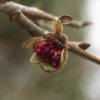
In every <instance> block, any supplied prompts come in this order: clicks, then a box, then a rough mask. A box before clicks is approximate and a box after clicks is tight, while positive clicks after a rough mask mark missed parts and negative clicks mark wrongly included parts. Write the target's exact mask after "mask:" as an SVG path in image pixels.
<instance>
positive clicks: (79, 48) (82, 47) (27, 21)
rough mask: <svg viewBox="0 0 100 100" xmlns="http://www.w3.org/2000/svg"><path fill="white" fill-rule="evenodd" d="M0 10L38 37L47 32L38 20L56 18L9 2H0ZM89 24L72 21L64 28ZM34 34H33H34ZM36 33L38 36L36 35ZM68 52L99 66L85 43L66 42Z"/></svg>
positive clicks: (36, 9) (99, 61) (2, 0)
mask: <svg viewBox="0 0 100 100" xmlns="http://www.w3.org/2000/svg"><path fill="white" fill-rule="evenodd" d="M0 10H1V11H3V12H5V13H7V14H8V16H9V17H10V19H11V20H12V21H14V22H16V23H18V24H19V25H20V26H21V27H23V28H24V29H25V30H26V31H28V32H29V33H30V34H31V35H40V34H45V33H48V32H47V30H45V29H43V28H41V27H40V26H38V25H37V24H36V21H39V20H48V21H49V20H54V19H55V17H56V16H54V15H52V14H49V13H47V12H45V11H42V10H40V9H38V8H36V7H28V6H25V5H21V4H18V3H15V2H13V1H9V0H0ZM89 24H90V22H81V21H75V20H74V21H72V22H70V23H69V24H67V25H66V26H69V27H76V28H81V27H84V26H87V25H89ZM34 32H35V33H34ZM36 33H38V34H36ZM68 46H69V51H71V52H73V53H75V54H77V55H80V56H81V57H84V58H86V59H89V60H91V61H93V62H95V63H98V64H100V58H99V57H97V56H96V55H94V54H92V53H90V52H88V51H86V49H87V48H88V47H89V46H90V44H89V43H86V42H73V41H69V42H68Z"/></svg>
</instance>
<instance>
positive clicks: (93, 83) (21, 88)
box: [0, 0, 100, 100]
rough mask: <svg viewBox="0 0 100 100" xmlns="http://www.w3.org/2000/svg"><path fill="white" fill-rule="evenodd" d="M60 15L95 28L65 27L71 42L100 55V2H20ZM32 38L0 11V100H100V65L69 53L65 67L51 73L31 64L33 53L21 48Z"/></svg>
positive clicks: (93, 0)
mask: <svg viewBox="0 0 100 100" xmlns="http://www.w3.org/2000/svg"><path fill="white" fill-rule="evenodd" d="M17 2H19V3H22V4H25V5H31V6H36V7H38V8H41V9H44V10H45V11H47V12H49V13H52V14H54V15H57V16H61V15H65V14H66V15H71V16H73V18H74V19H76V20H83V21H84V20H89V21H91V22H93V25H91V26H88V27H85V28H82V29H74V28H68V27H65V32H66V33H67V34H68V36H69V38H70V39H71V40H75V41H81V40H82V41H84V40H85V41H88V42H90V43H91V44H92V46H91V47H90V48H89V50H90V51H92V52H94V53H95V54H96V55H98V56H100V44H99V43H100V39H99V37H100V12H99V10H100V0H19V1H18V0H17ZM29 38H30V36H29V34H28V33H27V32H25V31H24V30H22V29H21V28H20V27H19V26H17V25H16V24H15V23H11V22H10V21H9V18H8V16H7V15H5V14H4V13H1V12H0V100H100V65H97V64H95V63H93V62H90V61H87V60H85V59H83V58H81V57H79V56H77V55H75V54H72V53H69V55H70V56H69V60H68V62H67V64H66V65H65V68H64V69H63V70H62V71H60V72H57V73H52V74H48V73H46V72H44V71H43V70H42V69H41V68H40V67H39V66H37V65H31V64H30V63H29V58H30V56H31V54H32V50H29V49H25V48H22V47H21V44H22V43H23V41H25V40H26V39H29Z"/></svg>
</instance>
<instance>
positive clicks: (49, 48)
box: [33, 39, 63, 68]
mask: <svg viewBox="0 0 100 100" xmlns="http://www.w3.org/2000/svg"><path fill="white" fill-rule="evenodd" d="M33 50H34V52H36V54H37V57H38V59H39V60H40V61H41V62H43V63H46V64H48V65H51V66H52V67H54V68H59V67H60V66H61V53H62V50H63V48H61V47H60V46H59V45H58V44H57V43H56V42H54V41H51V40H50V39H46V40H42V41H40V42H38V43H37V44H35V45H34V46H33Z"/></svg>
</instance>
